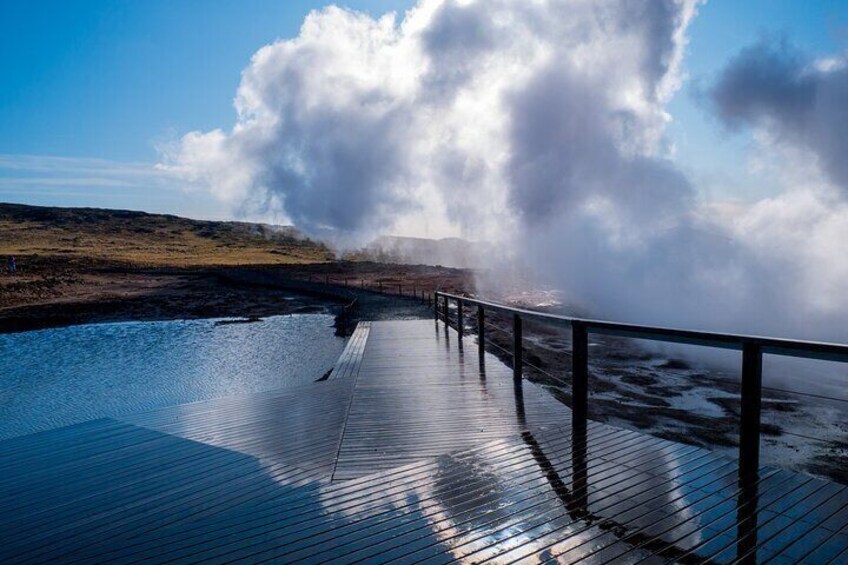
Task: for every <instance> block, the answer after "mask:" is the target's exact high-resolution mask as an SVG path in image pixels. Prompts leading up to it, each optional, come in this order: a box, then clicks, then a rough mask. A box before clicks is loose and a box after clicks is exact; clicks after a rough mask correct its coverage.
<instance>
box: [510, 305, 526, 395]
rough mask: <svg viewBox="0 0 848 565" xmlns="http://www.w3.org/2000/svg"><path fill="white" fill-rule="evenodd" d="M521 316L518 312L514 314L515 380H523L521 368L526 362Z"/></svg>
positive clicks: (513, 357) (513, 367)
mask: <svg viewBox="0 0 848 565" xmlns="http://www.w3.org/2000/svg"><path fill="white" fill-rule="evenodd" d="M522 341H523V340H522V339H521V316H519V315H518V314H513V315H512V378H513V380H515V381H520V380H521V369H522V365H523V363H524V359H523V355H522V351H521V345H522Z"/></svg>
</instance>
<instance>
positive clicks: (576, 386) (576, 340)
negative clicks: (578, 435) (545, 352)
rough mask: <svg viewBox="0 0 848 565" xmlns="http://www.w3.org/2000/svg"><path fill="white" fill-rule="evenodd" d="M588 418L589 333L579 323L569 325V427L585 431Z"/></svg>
mask: <svg viewBox="0 0 848 565" xmlns="http://www.w3.org/2000/svg"><path fill="white" fill-rule="evenodd" d="M588 417H589V333H588V332H587V331H586V326H585V325H583V324H581V323H579V322H572V323H571V425H572V428H573V429H575V430H585V429H586V423H587V420H588Z"/></svg>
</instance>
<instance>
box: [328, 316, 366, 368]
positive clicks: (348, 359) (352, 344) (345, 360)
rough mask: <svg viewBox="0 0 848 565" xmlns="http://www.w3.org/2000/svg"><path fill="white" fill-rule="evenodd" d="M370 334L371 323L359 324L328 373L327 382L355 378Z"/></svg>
mask: <svg viewBox="0 0 848 565" xmlns="http://www.w3.org/2000/svg"><path fill="white" fill-rule="evenodd" d="M370 333H371V322H360V323H359V324H357V326H356V329H354V330H353V334H352V335H351V336H350V339H349V340H348V342H347V345H346V346H345V349H344V351H343V352H342V354H341V356H339V360H338V362H337V363H336V365H335V367H333V370H332V371H331V372H330V377H329V380H336V379H349V378H356V375H357V374H359V367H360V365H361V363H362V355H363V353H364V352H365V344H366V343H368V335H369V334H370Z"/></svg>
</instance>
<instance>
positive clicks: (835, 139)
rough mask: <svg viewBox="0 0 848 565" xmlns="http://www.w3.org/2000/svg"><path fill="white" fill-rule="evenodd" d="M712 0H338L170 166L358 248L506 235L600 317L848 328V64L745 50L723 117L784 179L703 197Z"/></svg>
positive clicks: (264, 61)
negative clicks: (737, 199)
mask: <svg viewBox="0 0 848 565" xmlns="http://www.w3.org/2000/svg"><path fill="white" fill-rule="evenodd" d="M697 4H698V2H697V1H696V0H665V1H652V2H634V1H628V0H605V1H600V2H599V1H595V0H571V1H555V0H547V1H545V0H540V1H534V2H525V1H509V0H490V1H485V2H484V1H482V0H480V1H476V2H474V1H458V0H444V1H442V0H422V1H421V2H420V3H419V4H418V5H417V6H416V7H415V8H413V9H411V10H410V11H408V12H407V13H406V14H405V15H404V16H403V17H402V18H397V17H395V16H394V15H387V16H384V17H382V18H379V19H373V18H371V17H369V16H367V15H364V14H360V13H355V12H351V11H348V10H344V9H340V8H336V7H328V8H325V9H323V10H320V11H315V12H313V13H311V14H310V15H309V16H308V18H307V19H306V21H305V22H304V24H303V27H302V28H301V31H300V34H299V35H298V36H297V37H296V38H294V39H291V40H285V41H278V42H276V43H274V44H271V45H268V46H266V47H263V48H262V49H260V50H259V51H258V52H257V53H256V54H255V55H254V57H253V59H252V61H251V63H250V65H249V66H248V67H247V69H245V71H244V73H243V76H242V82H241V85H240V87H239V90H238V93H237V96H236V100H235V106H236V111H237V119H236V123H235V125H234V126H233V128H232V129H231V130H230V131H228V132H224V131H221V130H215V131H211V132H207V133H201V132H192V133H189V134H187V135H185V136H184V137H183V138H182V140H181V141H180V142H179V143H178V144H177V145H176V146H175V147H174V148H173V150H172V151H171V152H169V154H168V155H167V156H166V159H165V164H164V165H163V166H164V167H166V168H168V169H170V170H172V171H174V172H176V173H177V174H180V175H182V176H183V177H185V178H188V179H191V180H194V181H197V182H200V183H203V184H206V185H208V186H209V188H210V189H211V191H212V192H213V193H214V194H215V195H216V196H218V197H219V198H221V199H223V200H225V201H228V202H230V203H232V204H233V205H234V206H236V207H238V208H240V209H243V210H248V211H250V210H257V209H258V210H262V211H263V212H267V211H268V210H272V211H276V212H278V213H279V214H281V215H282V216H284V217H286V218H287V219H289V220H290V221H293V222H294V223H295V224H296V225H297V226H299V227H300V228H301V229H304V230H306V231H308V232H310V233H312V234H316V235H323V236H328V235H329V236H332V237H334V238H335V239H336V240H337V241H342V240H346V241H349V242H357V243H358V242H361V241H363V240H367V239H369V238H371V237H373V236H374V235H376V234H380V233H390V232H394V233H398V232H399V233H403V234H405V235H419V236H431V237H433V236H445V235H462V236H465V237H469V238H473V239H486V240H489V241H494V242H498V243H499V244H500V245H501V246H504V247H506V248H508V249H511V250H512V252H513V256H514V257H516V258H520V260H522V261H524V262H529V264H531V265H532V267H533V269H534V272H535V273H536V275H537V276H539V277H540V278H541V279H543V280H545V281H547V282H553V283H554V284H556V285H557V286H559V287H560V288H561V289H562V290H563V291H564V293H565V296H566V298H567V300H568V301H570V302H573V303H576V304H579V305H581V306H583V307H585V308H588V309H589V310H590V311H591V312H592V313H593V315H596V316H600V317H609V318H616V319H626V320H631V321H638V322H643V323H662V324H673V325H685V326H690V327H701V328H706V329H724V330H728V331H757V332H768V333H776V334H785V335H790V336H799V337H818V338H825V339H846V338H848V334H847V333H846V332H845V329H843V328H844V327H845V326H846V325H845V324H844V323H843V320H844V319H845V315H846V314H848V292H846V290H848V288H846V282H845V281H846V280H848V254H846V253H845V252H844V251H843V250H842V249H841V246H842V245H843V243H844V242H848V207H846V205H845V202H844V192H845V189H848V171H846V169H845V166H846V165H845V162H846V161H845V159H844V158H842V156H843V155H844V154H845V149H846V148H845V141H844V135H840V133H839V132H840V131H842V132H844V131H845V124H846V117H845V116H846V115H845V104H844V100H846V86H845V85H846V71H845V65H844V59H833V60H830V61H826V62H818V63H817V62H807V61H805V60H804V59H803V57H802V56H801V55H799V54H797V53H794V52H793V51H792V50H791V49H788V48H784V47H780V46H777V47H775V46H768V45H759V46H755V47H752V48H751V49H749V50H747V51H745V52H744V53H742V54H740V55H739V57H738V58H737V59H735V60H734V61H732V62H731V63H730V64H729V66H728V68H727V69H726V71H725V72H724V74H723V75H722V77H721V78H720V80H719V81H718V83H717V84H716V86H715V88H714V89H713V90H712V91H711V97H712V98H711V99H712V100H713V103H714V105H715V108H716V109H717V112H718V115H719V116H720V117H721V119H722V120H723V121H724V122H725V123H726V124H727V125H728V127H729V128H741V127H749V128H753V129H754V130H755V132H756V134H757V139H759V140H761V143H762V144H763V148H764V150H768V151H769V152H770V154H774V155H776V157H775V159H774V166H775V167H778V169H777V170H778V171H779V176H780V178H782V179H783V182H784V186H782V187H780V188H781V190H782V191H781V192H779V193H778V194H777V195H776V196H774V197H772V198H770V199H767V200H764V201H761V202H755V203H747V204H738V203H736V204H734V205H733V206H728V205H726V204H722V203H715V202H708V203H704V202H703V200H702V199H701V198H699V197H698V191H697V187H693V186H692V185H691V183H690V181H689V180H688V179H687V178H686V176H685V175H684V174H682V173H681V172H680V170H678V169H677V167H676V166H675V164H674V163H673V162H672V160H670V148H669V146H668V145H669V144H668V141H667V139H666V137H665V128H666V125H667V123H668V122H669V120H670V117H669V115H668V114H667V113H666V111H665V106H666V104H667V102H668V101H669V99H670V98H671V96H672V95H673V94H674V93H675V91H676V90H677V89H678V88H679V86H680V83H681V76H680V74H681V71H680V66H681V61H682V58H683V50H684V47H685V41H686V36H685V33H686V27H687V25H688V23H689V22H690V20H691V19H692V18H693V17H694V16H695V13H696V8H697ZM840 189H841V190H840ZM496 272H497V271H496Z"/></svg>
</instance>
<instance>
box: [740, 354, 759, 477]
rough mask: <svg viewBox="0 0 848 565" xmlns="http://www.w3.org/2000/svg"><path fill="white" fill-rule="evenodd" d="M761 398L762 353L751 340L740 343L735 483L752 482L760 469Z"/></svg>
mask: <svg viewBox="0 0 848 565" xmlns="http://www.w3.org/2000/svg"><path fill="white" fill-rule="evenodd" d="M762 396H763V351H762V349H761V348H760V345H759V344H758V343H756V342H753V341H746V342H745V343H743V344H742V408H741V414H740V422H739V480H740V482H745V481H750V480H752V479H754V480H756V477H757V471H758V469H759V467H760V411H761V407H762Z"/></svg>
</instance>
